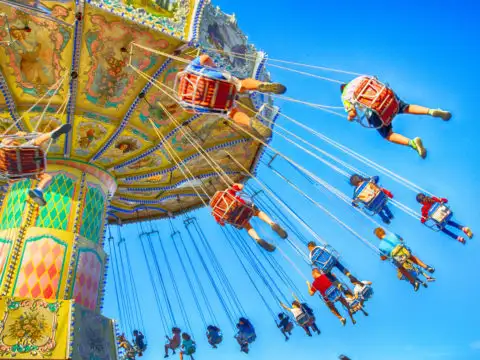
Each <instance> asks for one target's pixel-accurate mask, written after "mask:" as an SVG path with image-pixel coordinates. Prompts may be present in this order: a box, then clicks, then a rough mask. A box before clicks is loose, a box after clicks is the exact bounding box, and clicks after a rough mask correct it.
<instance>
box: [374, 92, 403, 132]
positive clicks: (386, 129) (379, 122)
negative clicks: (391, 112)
mask: <svg viewBox="0 0 480 360" xmlns="http://www.w3.org/2000/svg"><path fill="white" fill-rule="evenodd" d="M397 99H398V98H397ZM398 101H399V108H398V113H399V114H403V113H404V112H405V110H406V109H407V108H408V107H409V106H410V104H407V103H406V102H404V101H402V100H400V99H398ZM367 120H368V123H369V124H370V125H372V126H373V127H375V128H378V129H377V131H378V132H379V133H380V135H382V137H383V138H386V137H387V136H388V134H390V132H391V131H392V129H393V127H392V123H390V125H388V126H383V122H382V120H381V119H380V118H379V117H378V115H377V114H375V113H374V112H371V113H370V115H369V116H368V117H367Z"/></svg>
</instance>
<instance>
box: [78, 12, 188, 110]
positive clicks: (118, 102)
mask: <svg viewBox="0 0 480 360" xmlns="http://www.w3.org/2000/svg"><path fill="white" fill-rule="evenodd" d="M83 39H84V41H83V42H82V50H81V57H80V69H81V73H80V74H79V75H80V76H79V87H80V88H82V89H85V91H82V92H79V94H78V97H77V106H78V107H79V108H81V109H84V110H88V111H94V112H97V113H99V114H101V115H105V116H109V117H114V118H123V116H124V115H125V113H126V111H127V109H128V108H129V107H130V105H131V104H132V102H133V100H134V99H135V97H136V96H137V95H138V93H139V92H140V91H141V89H142V88H143V87H144V86H145V84H146V80H144V79H142V78H140V77H139V75H137V74H136V73H135V72H134V71H132V69H130V68H128V62H129V55H128V54H127V53H126V52H122V51H121V49H122V47H125V48H129V44H130V43H131V42H132V41H134V42H137V43H140V44H142V45H144V46H146V47H148V48H152V49H158V50H162V51H165V52H168V53H171V52H173V50H174V49H175V48H176V47H177V46H178V44H179V41H178V40H172V39H170V38H168V40H167V37H166V36H164V35H163V34H160V33H158V32H154V31H153V30H148V29H145V28H143V27H140V26H137V25H134V24H131V23H129V22H127V21H125V19H122V18H119V17H117V16H115V15H112V14H110V13H107V12H105V11H102V10H99V9H97V8H95V7H93V6H89V5H87V6H86V11H85V19H84V34H83ZM164 61H165V58H164V57H161V56H159V55H156V54H153V53H151V52H148V51H145V50H141V49H138V48H136V49H135V51H134V54H133V56H132V64H133V66H135V67H136V68H138V69H140V70H142V71H144V72H146V73H147V74H149V75H150V76H151V75H152V74H153V73H154V72H155V70H157V69H158V68H159V67H160V66H161V65H162V64H163V62H164Z"/></svg>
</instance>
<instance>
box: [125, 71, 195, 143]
mask: <svg viewBox="0 0 480 360" xmlns="http://www.w3.org/2000/svg"><path fill="white" fill-rule="evenodd" d="M184 67H185V64H183V63H180V64H179V63H178V62H172V63H171V64H170V65H169V66H168V67H167V68H166V69H165V70H164V71H163V72H162V73H161V75H160V76H159V77H158V79H157V80H158V81H159V82H161V83H163V84H164V86H165V87H166V89H164V86H162V87H161V88H162V89H164V90H163V91H162V90H160V89H158V88H157V87H156V86H155V85H153V86H152V87H151V88H150V90H149V91H148V92H147V93H146V97H145V99H146V100H147V101H148V103H147V102H145V101H142V102H141V103H139V105H138V106H137V108H136V109H135V111H134V112H133V114H132V118H131V121H130V122H131V124H133V125H134V126H136V127H138V128H147V129H149V128H151V122H150V121H149V120H148V118H149V117H150V119H151V120H152V121H153V122H154V123H155V124H156V125H157V127H158V128H159V129H160V130H161V131H162V133H163V134H164V135H166V134H168V132H169V131H171V130H172V129H173V128H175V127H176V126H177V125H176V123H177V124H182V123H183V122H184V121H186V120H187V119H189V118H190V117H191V116H192V114H190V113H187V112H186V111H184V110H183V109H182V108H181V107H180V105H178V103H177V101H176V100H174V99H173V98H172V97H171V96H168V95H166V94H165V93H166V92H167V93H169V94H171V91H169V90H168V89H173V88H174V83H175V77H176V75H177V73H178V71H181V70H182V69H183V68H184ZM157 86H158V85H157ZM158 102H160V103H161V104H162V105H163V106H164V107H165V108H166V110H167V111H168V113H170V114H171V115H172V116H173V118H174V119H175V121H172V120H171V119H170V117H169V115H168V114H167V113H166V112H165V111H164V110H163V108H162V107H161V106H159V105H157V103H158ZM175 122H176V123H175Z"/></svg>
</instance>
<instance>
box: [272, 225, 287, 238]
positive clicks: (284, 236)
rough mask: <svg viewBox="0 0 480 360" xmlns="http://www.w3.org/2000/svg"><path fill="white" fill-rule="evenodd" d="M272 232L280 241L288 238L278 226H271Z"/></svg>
mask: <svg viewBox="0 0 480 360" xmlns="http://www.w3.org/2000/svg"><path fill="white" fill-rule="evenodd" d="M272 230H273V231H275V232H276V233H277V234H278V236H280V237H281V238H282V239H286V238H287V237H288V234H287V232H286V231H285V230H283V229H282V227H281V226H280V225H278V224H273V225H272Z"/></svg>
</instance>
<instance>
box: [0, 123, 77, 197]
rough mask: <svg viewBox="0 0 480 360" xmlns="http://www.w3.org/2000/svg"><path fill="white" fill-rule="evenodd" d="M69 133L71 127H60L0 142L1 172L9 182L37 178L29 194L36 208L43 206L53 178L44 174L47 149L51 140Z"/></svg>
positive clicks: (18, 133)
mask: <svg viewBox="0 0 480 360" xmlns="http://www.w3.org/2000/svg"><path fill="white" fill-rule="evenodd" d="M71 130H72V125H70V124H63V125H61V126H59V127H58V128H56V129H55V130H53V131H52V132H49V133H44V134H27V133H26V132H23V131H19V132H17V133H16V134H14V135H5V136H4V137H3V139H2V140H1V142H0V173H1V175H2V176H3V177H5V178H7V179H8V180H9V181H10V182H16V181H20V180H23V179H27V178H36V179H37V180H38V184H37V186H36V187H35V189H31V190H29V192H28V195H29V197H30V198H31V199H32V200H33V201H35V202H36V203H37V204H38V205H39V206H45V205H46V201H45V197H44V191H45V190H46V189H47V188H48V186H49V185H50V183H51V182H52V179H53V177H52V175H50V174H48V173H47V172H46V171H45V167H46V150H47V146H48V144H49V143H50V141H51V140H53V141H55V140H57V139H58V138H59V137H60V136H61V135H64V134H67V133H69V132H70V131H71ZM19 164H20V165H19Z"/></svg>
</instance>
